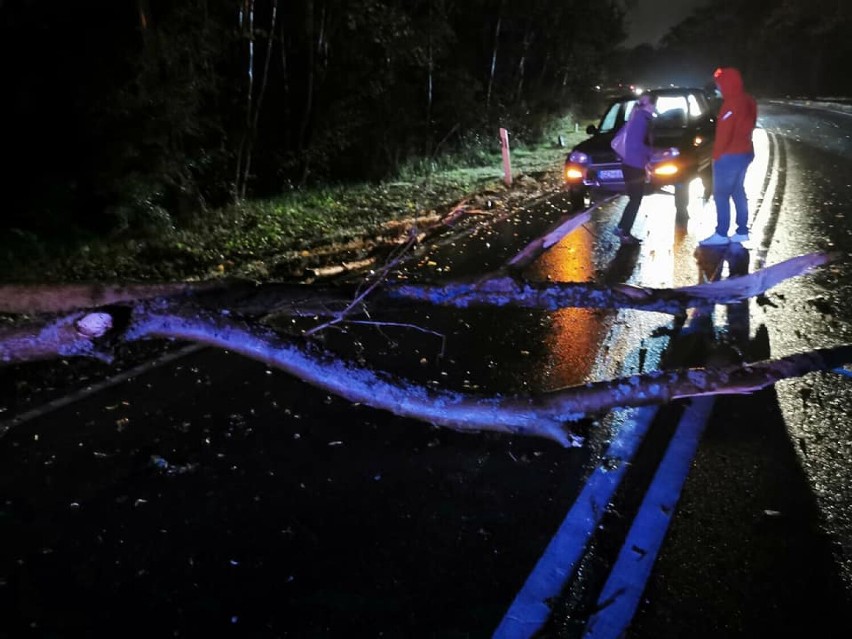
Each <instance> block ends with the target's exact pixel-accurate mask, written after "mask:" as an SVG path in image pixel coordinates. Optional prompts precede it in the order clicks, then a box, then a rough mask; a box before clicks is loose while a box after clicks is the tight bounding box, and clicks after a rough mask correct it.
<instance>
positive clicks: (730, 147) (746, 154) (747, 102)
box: [699, 67, 757, 246]
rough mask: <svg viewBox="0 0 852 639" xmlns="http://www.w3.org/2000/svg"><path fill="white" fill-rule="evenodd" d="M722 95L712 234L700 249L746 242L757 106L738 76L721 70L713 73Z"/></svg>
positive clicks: (715, 145)
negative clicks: (747, 185) (748, 177)
mask: <svg viewBox="0 0 852 639" xmlns="http://www.w3.org/2000/svg"><path fill="white" fill-rule="evenodd" d="M713 78H714V79H715V80H716V86H717V87H719V91H720V92H721V94H722V106H721V108H720V109H719V115H718V118H717V120H716V139H715V141H714V142H713V199H714V200H715V202H716V232H715V233H713V235H711V236H710V237H708V238H706V239H704V240H702V241H701V242H699V244H701V245H703V246H721V245H725V244H728V243H729V242H747V241H748V239H749V236H748V217H749V216H748V199H747V198H746V192H745V186H744V183H745V176H746V171H747V170H748V167H749V165H750V164H751V162H752V160H754V146H753V145H752V141H751V135H752V132H753V131H754V127H755V126H756V124H757V103H756V102H755V101H754V98H753V97H752V96H751V95H749V94H748V93H746V91H745V89H744V88H743V79H742V76H741V75H740V72H739V71H738V70H737V69H735V68H733V67H722V68H719V69H716V71H715V72H714V73H713ZM731 200H733V202H734V208H735V209H736V213H737V218H736V225H737V228H736V232H735V233H734V234H733V235H732V236H730V237H728V231H729V228H730V225H731Z"/></svg>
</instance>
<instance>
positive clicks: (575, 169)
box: [564, 164, 586, 182]
mask: <svg viewBox="0 0 852 639" xmlns="http://www.w3.org/2000/svg"><path fill="white" fill-rule="evenodd" d="M585 174H586V172H585V170H583V167H582V166H580V165H579V164H566V165H565V172H564V176H565V181H566V182H578V181H580V180H582V179H583V178H584V177H585Z"/></svg>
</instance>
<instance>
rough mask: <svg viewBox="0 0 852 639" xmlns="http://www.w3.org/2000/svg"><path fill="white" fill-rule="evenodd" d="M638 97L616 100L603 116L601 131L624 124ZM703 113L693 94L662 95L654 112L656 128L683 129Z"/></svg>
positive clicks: (611, 129) (610, 129)
mask: <svg viewBox="0 0 852 639" xmlns="http://www.w3.org/2000/svg"><path fill="white" fill-rule="evenodd" d="M636 102H637V100H636V99H631V100H624V101H622V102H615V103H613V104H612V105H610V107H609V109H607V112H606V113H605V114H604V116H603V117H602V118H601V123H600V126H599V127H598V130H599V132H600V133H609V132H611V131H615V130H616V129H618V128H619V127H621V125H622V124H624V123H625V122H626V121H627V119H628V118H629V117H630V114H631V113H632V112H633V109H634V108H635V106H636ZM701 114H702V110H701V104H700V103H699V102H698V100H697V99H696V97H695V96H694V95H693V94H691V93H688V94H685V95H661V96H658V97H657V105H656V110H655V113H654V123H653V126H654V129H657V130H664V129H682V128H683V127H685V126H687V124H688V123H689V121H690V120H691V119H695V118H697V117H698V116H700V115H701Z"/></svg>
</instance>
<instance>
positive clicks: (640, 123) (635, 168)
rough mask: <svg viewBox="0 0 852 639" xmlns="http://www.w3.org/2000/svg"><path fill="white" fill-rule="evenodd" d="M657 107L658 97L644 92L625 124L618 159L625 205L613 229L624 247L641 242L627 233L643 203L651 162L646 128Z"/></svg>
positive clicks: (648, 126)
mask: <svg viewBox="0 0 852 639" xmlns="http://www.w3.org/2000/svg"><path fill="white" fill-rule="evenodd" d="M656 105H657V97H656V96H654V95H651V94H649V93H643V94H642V95H641V96H640V97H639V100H638V101H637V102H636V106H634V107H633V112H632V113H631V114H630V118H629V119H628V121H627V123H626V124H625V125H624V126H626V127H627V131H626V136H627V137H626V140H625V145H624V157H623V158H621V170H622V172H623V173H624V183H625V185H626V187H627V197H628V198H629V200H628V202H627V206H625V207H624V211H623V212H622V213H621V220H620V221H619V222H618V226H617V227H616V229H615V232H616V234H617V235H618V237H619V238H620V239H621V241H622V242H623V243H624V244H639V243H640V242H641V241H642V240H640V239H639V238H637V237H635V236H633V235H632V234H631V233H630V230H631V229H632V228H633V222H634V221H636V213H638V212H639V205H640V204H641V203H642V196H643V195H644V194H645V165H646V164H647V163H648V162H649V161H650V159H651V153H652V152H653V149H652V148H651V145H650V144H649V143H648V129H649V128H650V126H651V118H653V117H654V109H655V108H656Z"/></svg>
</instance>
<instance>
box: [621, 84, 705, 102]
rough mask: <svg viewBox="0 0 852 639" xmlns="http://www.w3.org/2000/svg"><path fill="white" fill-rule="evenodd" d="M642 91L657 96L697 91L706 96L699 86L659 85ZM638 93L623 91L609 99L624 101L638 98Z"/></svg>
mask: <svg viewBox="0 0 852 639" xmlns="http://www.w3.org/2000/svg"><path fill="white" fill-rule="evenodd" d="M642 93H650V94H651V95H655V96H657V97H659V96H661V95H686V94H687V93H699V94H701V95H703V96H705V97H707V92H706V91H705V90H704V89H702V88H700V87H661V88H659V89H647V90H645V91H643V92H642ZM639 95H641V94H638V95H637V94H636V93H625V94H624V95H621V96H616V97H614V98H613V99H612V100H611V101H612V102H626V101H627V100H638V99H639Z"/></svg>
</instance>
